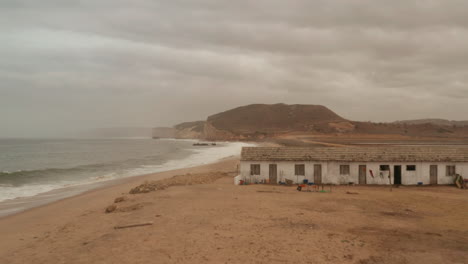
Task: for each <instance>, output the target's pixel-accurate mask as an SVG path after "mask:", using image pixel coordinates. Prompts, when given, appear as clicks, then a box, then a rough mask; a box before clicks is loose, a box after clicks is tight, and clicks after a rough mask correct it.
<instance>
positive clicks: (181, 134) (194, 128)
mask: <svg viewBox="0 0 468 264" xmlns="http://www.w3.org/2000/svg"><path fill="white" fill-rule="evenodd" d="M174 130H175V133H174V137H175V138H178V139H203V138H205V134H204V130H205V121H195V122H185V123H181V124H178V125H176V126H174Z"/></svg>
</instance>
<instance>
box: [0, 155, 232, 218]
mask: <svg viewBox="0 0 468 264" xmlns="http://www.w3.org/2000/svg"><path fill="white" fill-rule="evenodd" d="M237 160H239V157H238V156H237V155H233V156H228V157H223V158H220V159H218V160H217V161H214V162H210V163H207V164H200V165H196V166H189V167H185V168H178V169H169V170H167V171H159V172H154V173H147V174H141V175H136V176H129V177H124V178H117V179H111V180H108V181H101V182H95V183H88V184H81V185H75V186H69V187H65V188H58V189H54V190H51V191H48V192H44V193H40V194H37V195H34V196H29V197H19V198H15V199H11V200H6V201H2V202H0V221H1V220H3V219H6V218H9V217H13V216H16V215H19V214H23V213H26V212H29V211H31V210H35V209H40V208H42V207H45V206H48V205H51V204H54V203H57V202H61V201H66V200H68V199H74V198H78V197H80V196H83V195H86V194H89V193H94V192H99V191H103V190H106V189H112V188H113V187H118V186H120V185H127V184H134V183H135V184H136V182H139V181H145V180H161V179H165V178H170V177H173V176H175V175H178V174H181V173H182V174H185V173H189V171H192V170H193V171H198V170H203V169H204V168H205V167H211V166H216V164H219V163H224V162H226V161H237ZM129 190H130V189H129ZM18 204H25V206H24V207H18Z"/></svg>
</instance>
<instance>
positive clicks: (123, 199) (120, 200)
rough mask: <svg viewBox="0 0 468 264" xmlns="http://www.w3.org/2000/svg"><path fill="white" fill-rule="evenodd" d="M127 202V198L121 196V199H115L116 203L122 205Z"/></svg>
mask: <svg viewBox="0 0 468 264" xmlns="http://www.w3.org/2000/svg"><path fill="white" fill-rule="evenodd" d="M125 200H127V197H125V196H120V197H117V198H115V200H114V203H121V202H123V201H125Z"/></svg>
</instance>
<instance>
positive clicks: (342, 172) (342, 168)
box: [340, 165, 349, 175]
mask: <svg viewBox="0 0 468 264" xmlns="http://www.w3.org/2000/svg"><path fill="white" fill-rule="evenodd" d="M340 175H349V165H340Z"/></svg>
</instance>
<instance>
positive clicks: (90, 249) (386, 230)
mask: <svg viewBox="0 0 468 264" xmlns="http://www.w3.org/2000/svg"><path fill="white" fill-rule="evenodd" d="M237 164H238V160H236V159H228V160H223V161H221V162H218V163H216V164H211V165H206V166H200V167H196V168H191V169H183V170H177V171H170V172H164V173H158V174H154V175H147V176H143V177H138V178H132V179H128V181H126V182H124V183H121V184H119V185H114V186H109V187H105V188H101V189H97V190H93V191H89V192H86V193H84V194H81V195H78V196H75V197H71V198H67V199H64V200H60V201H57V202H54V203H52V204H48V205H45V206H42V207H38V208H34V209H31V210H28V211H26V212H23V213H19V214H16V215H12V216H8V217H5V218H2V219H0V234H1V235H2V239H1V240H0V263H468V226H467V219H468V192H466V191H464V190H458V189H456V188H454V187H450V186H439V187H400V188H396V189H393V191H392V192H390V190H389V188H388V187H376V186H362V187H360V186H338V187H335V188H333V189H332V192H331V193H316V192H298V191H296V189H295V187H285V186H271V185H249V186H235V185H233V176H234V174H235V173H233V172H235V171H236V168H237ZM187 173H191V174H190V175H186V174H187ZM175 175H180V176H178V177H176V178H173V179H172V180H164V181H163V182H159V183H158V184H157V186H160V187H165V188H164V189H163V190H156V191H151V192H148V193H138V194H129V191H130V190H131V189H133V188H134V187H136V186H139V185H140V184H142V183H144V182H145V181H146V185H144V186H143V187H142V188H140V190H142V191H144V190H145V187H148V186H155V184H154V183H153V182H152V181H153V180H158V179H161V178H167V177H171V176H175ZM200 183H201V184H200ZM174 184H175V186H171V185H174ZM118 197H125V200H124V201H122V202H119V203H114V200H115V198H118ZM110 205H115V206H116V208H115V210H114V211H113V212H111V213H105V209H106V208H107V207H108V206H110ZM147 222H151V223H153V224H152V225H147V226H139V227H132V228H125V229H115V228H114V227H115V226H122V225H131V224H139V223H147Z"/></svg>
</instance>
